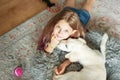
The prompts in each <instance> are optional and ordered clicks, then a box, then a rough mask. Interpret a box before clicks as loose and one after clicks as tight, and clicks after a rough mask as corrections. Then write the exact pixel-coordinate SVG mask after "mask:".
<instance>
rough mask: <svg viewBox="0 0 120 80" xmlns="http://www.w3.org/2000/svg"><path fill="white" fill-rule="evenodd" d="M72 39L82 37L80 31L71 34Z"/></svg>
mask: <svg viewBox="0 0 120 80" xmlns="http://www.w3.org/2000/svg"><path fill="white" fill-rule="evenodd" d="M71 37H75V38H78V37H80V33H79V31H78V30H73V32H72V34H71Z"/></svg>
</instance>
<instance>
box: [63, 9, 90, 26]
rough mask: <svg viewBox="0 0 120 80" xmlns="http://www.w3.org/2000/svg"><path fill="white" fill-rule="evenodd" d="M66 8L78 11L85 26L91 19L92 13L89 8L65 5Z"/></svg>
mask: <svg viewBox="0 0 120 80" xmlns="http://www.w3.org/2000/svg"><path fill="white" fill-rule="evenodd" d="M64 9H70V10H72V11H74V12H76V13H77V14H78V16H79V19H80V21H81V22H82V24H83V26H85V25H86V24H87V23H88V21H89V19H90V14H89V12H88V11H87V10H84V9H76V8H72V7H65V8H64Z"/></svg>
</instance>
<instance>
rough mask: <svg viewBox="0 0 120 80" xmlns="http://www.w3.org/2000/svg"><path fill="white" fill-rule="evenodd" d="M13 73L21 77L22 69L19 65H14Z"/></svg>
mask: <svg viewBox="0 0 120 80" xmlns="http://www.w3.org/2000/svg"><path fill="white" fill-rule="evenodd" d="M14 75H15V76H17V77H21V76H22V75H23V69H22V68H21V67H16V68H15V69H14Z"/></svg>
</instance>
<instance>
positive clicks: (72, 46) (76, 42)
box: [57, 38, 86, 52]
mask: <svg viewBox="0 0 120 80" xmlns="http://www.w3.org/2000/svg"><path fill="white" fill-rule="evenodd" d="M83 44H86V42H85V40H84V39H82V38H79V39H73V38H69V39H68V40H63V41H61V42H60V44H59V45H58V46H57V47H58V48H59V49H61V50H63V51H67V52H71V51H76V50H78V49H80V47H81V46H82V45H83Z"/></svg>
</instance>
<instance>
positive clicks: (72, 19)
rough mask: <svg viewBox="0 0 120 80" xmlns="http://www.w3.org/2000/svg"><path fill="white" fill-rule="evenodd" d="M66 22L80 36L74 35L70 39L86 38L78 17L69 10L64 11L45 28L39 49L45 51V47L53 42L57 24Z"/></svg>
mask: <svg viewBox="0 0 120 80" xmlns="http://www.w3.org/2000/svg"><path fill="white" fill-rule="evenodd" d="M60 20H65V21H66V22H68V24H69V25H70V26H71V28H72V29H73V30H77V31H78V33H79V34H80V35H79V36H78V35H77V36H76V35H73V36H70V37H80V36H81V37H84V29H83V26H82V24H81V23H80V20H79V17H78V15H77V14H76V13H75V12H73V11H71V10H67V9H63V10H62V11H61V12H59V13H58V14H56V15H55V16H54V17H53V18H51V19H50V20H49V22H48V24H47V25H46V26H45V28H44V30H43V32H42V34H41V36H40V38H39V42H38V49H39V50H44V47H45V46H46V44H47V43H48V42H50V40H51V34H52V32H53V29H54V26H55V25H56V24H57V22H58V21H60Z"/></svg>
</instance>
